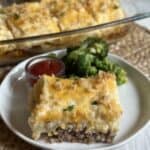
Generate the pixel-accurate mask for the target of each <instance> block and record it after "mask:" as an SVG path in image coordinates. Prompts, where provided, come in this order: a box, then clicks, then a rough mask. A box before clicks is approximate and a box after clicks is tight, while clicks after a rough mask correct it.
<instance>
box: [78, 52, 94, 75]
mask: <svg viewBox="0 0 150 150" xmlns="http://www.w3.org/2000/svg"><path fill="white" fill-rule="evenodd" d="M94 58H95V57H94V56H93V55H91V54H84V55H80V56H79V57H78V60H77V73H78V75H79V76H84V75H85V76H88V75H89V74H91V73H92V71H91V69H90V68H91V67H92V66H91V65H92V63H93V62H94ZM93 72H94V71H93Z"/></svg>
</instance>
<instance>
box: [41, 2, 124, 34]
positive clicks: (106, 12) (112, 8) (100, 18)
mask: <svg viewBox="0 0 150 150" xmlns="http://www.w3.org/2000/svg"><path fill="white" fill-rule="evenodd" d="M41 4H43V5H44V6H46V7H47V8H48V9H49V11H50V13H51V14H52V15H53V16H56V17H57V18H58V24H59V25H60V28H61V30H62V31H63V30H70V29H77V28H82V27H86V26H89V25H96V24H102V23H106V22H110V21H114V20H117V19H122V18H124V12H123V10H122V9H121V8H120V5H119V1H118V0H69V1H66V0H61V1H59V0H42V2H41Z"/></svg>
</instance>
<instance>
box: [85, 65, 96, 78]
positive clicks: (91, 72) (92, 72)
mask: <svg viewBox="0 0 150 150" xmlns="http://www.w3.org/2000/svg"><path fill="white" fill-rule="evenodd" d="M97 73H98V70H97V68H96V67H95V66H90V67H88V68H87V72H86V74H87V76H91V75H96V74H97Z"/></svg>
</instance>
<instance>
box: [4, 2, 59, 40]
mask: <svg viewBox="0 0 150 150" xmlns="http://www.w3.org/2000/svg"><path fill="white" fill-rule="evenodd" d="M5 11H6V14H7V16H8V18H7V21H8V25H9V26H10V28H11V29H12V32H13V33H14V36H15V37H16V38H17V37H25V36H33V35H39V34H46V33H53V32H59V28H58V26H57V22H56V20H55V18H52V17H51V16H50V14H49V11H48V10H47V9H46V8H43V7H42V6H41V5H40V3H38V2H34V3H24V4H20V5H16V4H14V5H13V6H10V7H8V8H6V9H5Z"/></svg>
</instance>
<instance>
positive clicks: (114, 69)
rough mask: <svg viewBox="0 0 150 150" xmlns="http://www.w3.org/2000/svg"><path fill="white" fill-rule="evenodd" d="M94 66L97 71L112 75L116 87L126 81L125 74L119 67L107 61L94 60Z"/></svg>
mask: <svg viewBox="0 0 150 150" xmlns="http://www.w3.org/2000/svg"><path fill="white" fill-rule="evenodd" d="M95 65H96V67H97V69H99V70H103V71H106V72H111V73H114V74H115V75H116V80H117V84H118V85H121V84H124V83H125V82H126V81H127V76H126V72H125V71H124V70H123V69H122V68H121V67H120V66H119V65H117V64H114V63H113V62H111V61H110V60H109V59H107V58H105V59H103V60H99V59H96V60H95Z"/></svg>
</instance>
